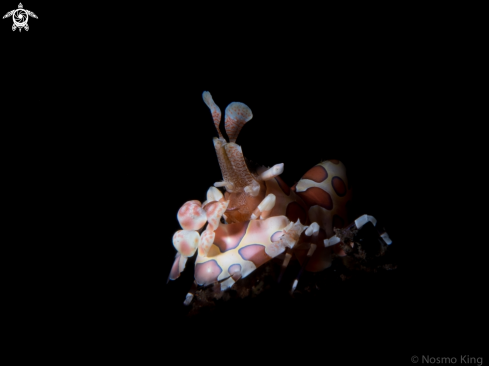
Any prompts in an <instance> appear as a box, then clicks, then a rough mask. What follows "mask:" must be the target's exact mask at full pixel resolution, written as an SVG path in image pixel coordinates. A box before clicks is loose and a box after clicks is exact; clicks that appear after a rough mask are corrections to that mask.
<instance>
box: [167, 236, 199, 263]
mask: <svg viewBox="0 0 489 366" xmlns="http://www.w3.org/2000/svg"><path fill="white" fill-rule="evenodd" d="M199 242H200V235H199V233H198V232H197V231H195V230H178V231H177V232H176V233H175V234H174V235H173V246H174V247H175V249H176V250H178V252H179V253H180V254H182V255H183V256H184V257H191V256H193V255H194V253H195V251H196V250H197V247H198V246H199Z"/></svg>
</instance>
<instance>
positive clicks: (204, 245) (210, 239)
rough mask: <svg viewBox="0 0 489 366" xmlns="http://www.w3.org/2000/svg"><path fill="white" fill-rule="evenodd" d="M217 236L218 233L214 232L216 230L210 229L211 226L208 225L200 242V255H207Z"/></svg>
mask: <svg viewBox="0 0 489 366" xmlns="http://www.w3.org/2000/svg"><path fill="white" fill-rule="evenodd" d="M215 236H216V233H215V232H214V230H212V229H209V226H207V229H205V230H204V232H203V233H202V235H201V236H200V243H199V255H200V256H202V257H205V256H207V253H208V252H209V249H210V247H211V245H212V244H213V243H214V238H215Z"/></svg>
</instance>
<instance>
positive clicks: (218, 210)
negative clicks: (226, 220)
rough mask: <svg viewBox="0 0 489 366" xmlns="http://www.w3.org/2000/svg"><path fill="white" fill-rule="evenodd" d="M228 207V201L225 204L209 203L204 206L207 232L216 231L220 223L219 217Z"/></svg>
mask: <svg viewBox="0 0 489 366" xmlns="http://www.w3.org/2000/svg"><path fill="white" fill-rule="evenodd" d="M228 205H229V201H225V202H218V201H214V202H210V203H208V204H206V205H205V207H204V210H205V214H206V216H207V220H208V222H209V224H208V225H207V230H209V229H210V230H212V231H214V230H216V229H217V228H218V227H219V223H220V221H221V217H222V215H223V214H224V212H225V211H226V209H227V207H228Z"/></svg>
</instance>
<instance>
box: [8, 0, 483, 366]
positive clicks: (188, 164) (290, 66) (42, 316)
mask: <svg viewBox="0 0 489 366" xmlns="http://www.w3.org/2000/svg"><path fill="white" fill-rule="evenodd" d="M23 4H24V8H27V9H29V10H32V11H34V12H35V13H36V15H38V17H39V19H30V20H29V25H30V27H31V28H30V30H29V32H25V31H22V32H18V31H16V32H12V31H11V30H10V28H11V25H12V21H11V20H9V19H4V20H3V21H2V23H1V25H2V28H1V32H2V34H3V35H2V42H4V43H3V46H2V47H3V49H4V50H5V53H3V55H2V65H3V66H2V72H3V75H4V79H3V82H2V93H3V95H4V97H3V100H2V108H3V111H4V113H3V116H2V120H3V123H2V131H1V139H2V141H1V146H2V156H3V159H2V161H3V171H4V183H5V184H6V187H7V189H6V193H5V206H4V207H5V210H6V224H5V226H6V227H7V228H9V229H10V230H12V232H13V235H11V236H10V237H11V238H14V239H12V241H11V244H8V245H6V246H5V247H4V250H5V254H4V255H3V261H4V266H3V268H4V285H5V289H6V290H5V291H6V294H7V297H8V298H9V299H10V300H9V304H10V305H11V308H12V309H15V310H18V309H21V311H22V312H23V313H24V314H25V313H28V314H29V323H31V324H40V326H39V327H37V329H44V328H46V327H48V326H47V324H49V323H47V320H46V314H50V315H49V318H51V319H58V318H61V319H65V320H63V321H61V323H62V324H63V325H62V326H61V327H62V329H65V330H66V331H70V330H72V329H78V327H80V326H87V324H89V325H88V327H89V328H90V329H91V332H92V333H98V330H99V329H100V330H101V332H102V333H104V332H108V333H110V332H116V333H117V332H121V333H122V334H125V333H130V334H132V335H133V336H134V334H140V335H141V337H144V335H147V334H149V333H152V334H156V335H155V338H153V340H152V341H151V342H149V344H153V343H152V342H155V343H156V344H158V345H161V343H163V344H165V343H164V342H163V341H162V339H163V338H164V337H165V335H166V334H171V335H172V337H175V338H177V339H184V337H188V336H189V335H190V334H192V335H193V336H195V337H197V335H198V334H200V333H199V332H200V331H202V330H206V331H209V332H211V333H212V331H211V330H209V329H214V330H215V329H216V328H217V327H216V325H215V324H219V325H220V326H222V327H223V328H222V329H226V332H230V333H226V332H224V331H223V332H224V333H225V334H230V335H229V337H230V339H233V340H235V339H238V340H239V339H240V337H241V336H240V330H239V329H238V328H233V323H232V322H231V320H230V319H235V318H238V319H239V316H240V315H239V314H242V313H243V311H247V315H242V316H243V319H241V321H242V322H244V323H245V324H247V326H249V327H250V328H252V329H253V332H255V334H256V335H257V336H258V335H260V336H263V337H268V338H267V339H270V340H275V341H276V342H277V343H280V344H282V341H281V339H283V342H285V344H289V343H291V342H293V341H295V342H298V343H297V344H298V345H297V349H305V348H307V347H311V345H310V344H309V343H308V342H312V341H311V339H313V340H314V344H315V345H316V346H314V347H313V348H315V349H318V348H317V347H319V346H318V345H321V344H324V343H328V342H329V341H330V340H335V341H337V342H339V343H340V344H342V347H343V348H341V347H339V348H337V349H339V350H341V352H344V354H349V355H354V354H356V352H358V349H357V348H356V347H362V346H366V347H367V348H368V349H369V351H368V352H367V354H368V355H369V356H368V357H367V356H365V357H366V358H367V359H375V360H376V361H377V362H380V361H379V358H375V357H374V356H373V355H377V356H376V357H379V355H380V354H383V355H385V354H386V353H384V350H386V349H388V350H390V351H391V352H392V353H393V356H392V358H390V359H389V360H390V361H391V362H393V363H395V364H398V363H399V362H401V363H406V364H410V361H409V358H410V357H411V356H412V355H414V354H418V355H421V354H433V355H434V356H437V355H438V356H452V355H457V356H458V355H459V354H470V355H473V356H478V355H479V356H480V351H481V350H482V349H481V348H480V347H479V348H478V346H477V343H476V340H475V338H471V337H470V335H471V334H473V332H474V329H476V327H477V326H478V324H485V322H487V317H486V316H485V315H483V314H485V312H483V309H484V308H483V305H482V302H481V300H480V299H479V298H478V297H479V296H480V292H481V291H482V286H481V285H480V284H481V283H482V278H485V275H483V272H484V268H485V267H483V266H481V265H480V264H479V262H478V261H480V259H478V256H477V254H475V255H474V254H472V252H471V251H470V250H469V249H467V250H464V249H462V248H461V246H462V245H468V248H470V247H471V246H470V245H471V244H470V243H472V242H473V240H480V237H479V236H478V235H476V234H473V232H472V231H471V230H470V229H467V228H468V227H470V225H474V223H476V222H480V221H481V220H482V218H481V217H482V216H477V215H475V214H472V211H469V210H466V209H464V208H462V203H461V202H462V201H463V197H464V194H463V193H460V192H465V191H464V189H469V190H470V189H473V188H471V187H473V185H475V183H474V182H475V179H476V178H471V179H469V180H468V181H465V180H464V178H463V172H466V171H467V170H469V171H477V166H475V169H473V168H472V166H471V165H470V164H469V163H470V160H468V159H466V158H465V157H464V156H463V154H464V153H466V152H467V151H472V149H473V148H474V145H475V144H471V143H470V142H469V143H467V141H466V140H465V137H464V131H466V130H467V129H468V130H470V131H473V130H472V129H471V128H470V127H466V126H465V125H464V121H465V120H464V119H462V118H459V114H458V113H459V108H460V106H459V102H460V100H462V98H458V99H457V98H453V93H455V91H457V92H460V90H467V88H457V87H456V86H455V85H456V84H457V83H459V82H460V81H461V80H465V79H466V74H464V73H468V72H469V71H468V68H464V67H460V66H457V63H456V62H455V61H454V58H453V56H454V51H453V42H456V37H455V36H453V37H452V36H451V35H445V37H443V34H440V33H439V32H432V33H425V34H424V35H423V36H422V37H417V36H416V35H414V34H412V33H409V32H407V31H405V30H403V29H399V30H398V31H397V29H396V32H395V33H392V32H390V31H386V28H384V29H379V30H378V29H377V27H376V26H374V25H372V24H370V26H369V27H367V28H362V27H360V26H358V28H355V29H353V28H351V27H350V26H349V24H351V23H349V22H346V23H342V22H341V21H340V20H337V22H333V21H332V20H333V19H332V18H334V17H333V16H331V15H328V16H325V18H324V19H317V20H314V21H310V22H306V23H307V25H302V24H301V25H299V24H296V23H294V22H293V21H292V19H295V17H292V15H290V16H288V15H287V14H281V15H280V16H279V15H278V14H275V15H274V17H273V19H275V22H273V24H272V23H270V22H267V21H266V19H270V18H269V17H267V15H266V14H265V13H263V12H258V13H256V14H257V15H256V16H254V17H251V18H249V19H248V20H246V21H245V20H243V21H241V22H240V19H233V20H232V21H231V22H229V20H226V21H225V22H224V21H223V19H220V20H213V18H206V17H205V16H204V14H202V16H201V17H200V18H199V19H200V20H199V21H197V22H195V23H193V22H191V21H190V20H189V19H190V18H186V17H183V16H182V13H181V12H173V13H171V14H173V15H175V16H176V17H177V18H178V19H177V21H176V22H171V18H172V17H173V16H172V15H170V12H169V11H168V10H167V9H160V10H159V11H160V12H161V13H162V14H163V13H164V14H165V15H162V20H161V22H142V21H139V22H138V21H136V20H134V21H131V22H129V21H128V20H127V19H128V18H129V17H130V16H131V11H129V9H126V10H120V8H118V9H119V10H118V12H116V11H115V10H112V9H111V11H112V13H111V14H112V19H113V22H112V23H109V24H106V23H104V24H101V22H100V21H99V18H98V17H89V16H85V15H86V11H85V13H83V11H82V10H81V9H77V10H78V12H76V11H72V12H71V18H70V19H71V22H70V23H68V22H67V21H65V22H63V21H61V20H60V18H59V16H60V14H61V13H60V12H55V11H54V10H53V9H54V7H53V9H43V8H41V7H40V6H39V5H36V4H35V3H34V4H27V3H23ZM34 5H36V6H37V7H36V6H34ZM10 7H11V8H12V9H13V8H14V7H16V5H15V6H14V7H12V6H10ZM31 8H32V9H31ZM7 11H8V9H6V10H5V12H7ZM188 12H190V13H191V14H192V15H198V14H199V9H191V10H188ZM76 14H78V15H76ZM97 14H99V15H100V13H97ZM185 14H188V13H185ZM61 15H63V14H61ZM177 15H178V16H177ZM65 16H66V15H65ZM179 16H180V17H181V18H180V17H179ZM243 18H246V17H245V16H244V15H243ZM347 18H348V17H347ZM350 21H352V20H351V19H350ZM128 24H129V25H128ZM242 24H243V25H242ZM244 24H246V26H245V25H244ZM189 25H191V26H189ZM400 28H402V27H400ZM366 29H368V30H369V31H368V32H367V31H365V30H366ZM387 29H389V30H391V29H393V28H392V26H390V27H388V28H387ZM409 29H411V28H409ZM4 35H5V37H4ZM21 37H22V38H21ZM445 38H446V39H448V40H449V41H447V42H446V43H445V42H443V39H445ZM465 51H467V50H465ZM459 52H461V53H463V52H464V45H463V44H462V45H461V46H460V51H459ZM467 52H468V51H467ZM464 54H466V53H464ZM474 59H477V57H474ZM460 69H461V70H462V71H461V72H460V73H455V72H454V71H453V70H459V71H460ZM204 90H208V91H210V92H211V94H212V96H213V98H214V100H215V102H216V103H217V104H218V105H219V106H220V108H221V110H222V111H224V109H225V108H226V106H227V105H228V104H229V103H231V102H233V101H240V102H243V103H245V104H247V105H248V106H249V107H250V108H251V109H252V111H253V115H254V117H253V119H252V120H251V121H250V122H249V123H248V124H247V125H246V126H245V127H244V128H243V130H242V132H241V133H240V135H239V137H238V140H237V142H238V143H239V144H240V145H241V146H242V148H243V151H244V154H245V156H246V157H247V158H249V159H251V160H253V161H255V162H257V163H261V164H264V165H266V166H272V165H274V164H277V163H284V164H285V171H284V173H283V175H282V177H283V179H284V180H285V182H286V183H287V184H289V185H292V184H294V182H295V181H297V180H299V179H300V177H301V176H302V175H303V174H304V173H305V172H306V171H307V170H308V169H310V168H311V167H312V166H314V165H315V164H317V163H318V162H320V161H321V160H324V159H331V158H335V159H340V160H341V161H343V162H344V163H345V165H346V167H347V170H348V176H349V179H350V180H351V182H352V186H353V189H354V191H353V194H354V210H355V212H356V213H357V214H358V215H356V216H359V215H361V214H364V213H368V214H370V215H373V216H374V217H376V218H377V219H378V220H379V221H382V223H383V224H384V225H385V227H386V229H387V231H388V233H389V235H390V237H391V239H392V240H393V242H394V244H393V245H392V247H391V249H392V250H393V251H394V252H395V255H394V257H395V258H396V259H398V269H397V270H395V271H390V272H385V273H381V274H376V275H371V276H366V277H362V278H359V279H358V278H356V279H355V278H354V279H351V280H349V281H345V282H342V283H340V284H336V285H334V286H332V289H331V291H330V292H328V293H325V294H324V295H321V297H320V298H317V299H314V300H310V299H309V300H297V301H295V300H290V299H286V298H283V297H280V296H279V297H276V298H274V296H273V295H266V296H264V297H261V298H256V299H255V300H253V301H250V302H246V303H245V305H242V306H238V307H236V308H234V307H231V308H229V309H227V310H226V313H225V316H222V317H220V318H219V317H216V319H213V318H206V317H205V316H202V317H197V318H193V319H192V320H190V321H188V319H187V318H186V317H185V313H186V310H185V309H184V308H183V306H182V305H181V303H182V302H183V300H184V297H185V294H186V292H187V291H188V288H189V287H190V284H191V282H192V276H191V273H192V270H193V268H192V266H188V267H187V269H186V271H185V272H184V274H182V278H180V279H178V280H177V281H174V282H171V283H170V284H168V285H166V284H165V282H166V279H167V276H168V273H169V270H170V267H171V264H172V262H173V257H174V255H175V253H176V251H175V249H174V248H173V246H172V243H171V239H172V236H173V233H174V232H175V231H176V230H178V229H179V225H178V222H177V220H176V213H177V211H178V209H179V208H180V207H181V205H182V204H183V203H185V202H186V201H188V200H191V199H198V200H201V201H203V200H204V199H205V194H206V191H207V189H208V188H209V186H211V185H212V184H213V183H214V182H215V181H218V180H220V179H221V175H220V171H219V166H218V163H217V158H216V156H215V151H214V148H213V144H212V138H213V137H214V136H216V131H215V129H214V126H213V123H212V118H211V115H210V112H209V110H208V108H207V107H206V105H205V104H204V102H203V101H202V98H201V95H202V92H203V91H204ZM454 99H455V100H456V101H457V102H456V103H454V101H453V100H454ZM474 100H475V103H477V102H476V101H477V99H474ZM474 100H473V102H474ZM449 121H455V123H456V126H457V127H448V125H449ZM222 131H223V132H224V128H222ZM464 141H465V142H464ZM476 154H477V152H476ZM461 166H464V167H465V168H460V167H461ZM470 169H472V170H470ZM458 174H460V176H459V175H458ZM469 175H470V174H469ZM470 176H471V177H473V176H472V175H470ZM458 182H462V183H458ZM476 197H478V196H477V195H476ZM476 199H477V198H476ZM478 220H479V221H478ZM464 232H465V233H467V232H468V233H469V234H468V236H467V237H464V238H462V239H459V238H458V236H457V235H460V233H464ZM470 235H474V237H475V238H474V239H469V238H472V237H471V236H470ZM479 258H480V257H479ZM326 314H327V315H326ZM80 324H81V325H80ZM209 324H214V325H213V327H214V328H209ZM206 326H207V328H206ZM236 327H237V326H236ZM132 329H136V330H134V331H132ZM179 329H180V330H182V334H181V337H182V338H179V337H178V336H177V335H175V334H176V333H172V332H177V333H178V330H179ZM215 331H216V332H217V330H215ZM406 334H409V340H408V341H402V342H401V341H400V338H401V337H405V336H406ZM178 335H180V333H178ZM199 337H202V336H199ZM209 337H210V338H211V336H210V335H209ZM462 338H463V339H462ZM246 339H248V338H246ZM433 339H438V340H442V341H443V342H442V344H441V345H440V346H439V347H440V348H435V345H434V343H433ZM227 342H230V341H229V340H228V341H227ZM471 347H472V348H471ZM319 349H321V347H319ZM343 350H344V351H343ZM435 350H436V352H439V353H437V354H435ZM274 352H278V351H274ZM447 352H448V353H447ZM477 352H479V353H477ZM317 353H318V352H316V353H315V354H317ZM305 357H306V356H305ZM372 357H374V358H372ZM383 357H385V358H388V357H387V356H383Z"/></svg>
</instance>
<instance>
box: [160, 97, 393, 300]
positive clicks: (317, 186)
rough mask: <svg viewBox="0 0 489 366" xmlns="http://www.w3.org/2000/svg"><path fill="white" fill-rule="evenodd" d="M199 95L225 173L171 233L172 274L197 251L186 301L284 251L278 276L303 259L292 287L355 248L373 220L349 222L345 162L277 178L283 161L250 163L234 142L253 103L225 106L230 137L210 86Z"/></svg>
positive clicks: (385, 239)
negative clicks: (292, 180) (290, 182)
mask: <svg viewBox="0 0 489 366" xmlns="http://www.w3.org/2000/svg"><path fill="white" fill-rule="evenodd" d="M202 98H203V100H204V102H205V104H206V105H207V106H208V107H209V109H210V112H211V115H212V118H213V121H214V125H215V127H216V130H217V133H218V137H214V139H213V142H214V148H215V150H216V154H217V160H218V162H219V166H220V169H221V173H222V178H223V179H222V181H219V182H216V183H214V185H213V186H211V187H210V188H209V189H208V191H207V197H206V200H205V201H204V202H200V201H198V200H191V201H188V202H186V203H185V204H184V205H183V206H182V207H181V208H180V209H179V211H178V214H177V219H178V222H179V223H180V226H181V228H182V230H178V231H177V232H176V233H175V234H174V236H173V245H174V247H175V249H176V250H177V254H176V257H175V261H174V263H173V266H172V268H171V271H170V275H169V280H175V279H177V278H178V277H179V276H180V273H181V272H182V271H183V270H184V268H185V265H186V262H187V259H188V258H189V257H192V256H194V255H195V253H196V252H197V258H196V260H195V270H194V278H195V281H194V284H193V286H192V288H191V290H190V291H189V293H188V294H187V297H186V299H185V301H184V304H186V305H188V304H190V302H191V301H192V298H193V296H194V294H195V289H196V288H198V287H202V286H208V285H214V286H215V285H216V284H217V285H218V286H219V287H220V291H226V290H227V289H229V288H230V287H232V286H233V285H234V284H235V283H236V282H237V281H240V279H243V278H245V277H247V276H248V275H249V274H250V273H252V272H253V271H255V270H256V269H257V268H258V267H260V266H262V265H263V264H264V263H266V262H268V261H270V260H271V259H273V258H276V257H279V256H280V257H282V258H283V264H282V266H281V273H280V275H279V281H280V278H281V277H282V275H283V273H284V271H285V270H286V268H287V266H288V263H289V261H290V260H291V258H292V257H295V258H296V259H297V260H298V261H299V263H300V265H301V270H300V272H299V274H298V275H297V277H296V278H295V280H294V281H293V283H292V286H291V291H294V289H295V288H296V286H297V283H298V281H299V277H300V274H301V273H302V272H303V271H304V270H305V271H309V272H319V271H322V270H324V269H326V268H328V267H330V266H331V262H332V258H333V257H334V256H335V255H336V256H340V257H341V256H345V255H347V253H348V252H350V251H351V250H352V248H353V247H354V244H355V241H354V240H353V239H354V236H355V234H356V233H357V232H358V230H360V229H361V228H362V227H363V226H364V225H365V224H367V223H369V222H370V223H371V225H373V226H375V225H376V222H377V221H376V219H375V218H374V217H372V216H370V215H363V216H361V217H359V218H357V219H356V220H354V221H353V222H351V223H348V221H347V202H348V201H349V200H350V198H351V195H352V191H351V188H350V187H349V185H348V178H347V176H346V169H345V166H344V165H343V163H342V162H340V161H338V160H333V159H332V160H326V161H323V162H321V163H319V164H317V165H315V166H313V167H312V168H311V169H310V170H308V171H307V172H306V173H305V174H304V175H303V176H302V178H301V179H300V180H299V181H298V182H297V183H296V184H295V185H294V186H293V187H289V186H287V184H285V182H284V181H283V180H282V179H281V178H280V175H281V174H282V172H283V171H284V164H283V163H280V164H277V165H275V166H273V167H271V168H266V167H263V166H261V167H258V168H257V169H250V167H249V162H248V161H247V160H246V159H245V157H244V155H243V150H242V148H241V146H240V145H238V144H236V139H237V137H238V135H239V132H240V131H241V129H242V128H243V126H244V125H245V124H246V123H247V122H249V121H250V120H251V119H252V117H253V115H252V112H251V109H250V108H249V107H248V106H247V105H245V104H243V103H240V102H233V103H231V104H229V105H228V106H227V108H226V110H225V111H224V127H225V130H226V133H227V135H228V137H229V142H228V141H226V139H225V138H224V137H223V135H222V133H221V131H220V129H219V125H220V122H221V110H220V109H219V107H218V106H217V105H216V103H215V102H214V100H213V99H212V96H211V94H210V93H209V92H207V91H205V92H204V93H203V94H202ZM218 188H221V189H222V190H223V192H224V194H223V192H222V191H221V190H220V189H218ZM206 224H207V225H206ZM378 238H379V240H381V243H382V245H384V246H385V245H390V244H391V240H390V238H389V236H388V235H387V233H385V232H383V230H378Z"/></svg>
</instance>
